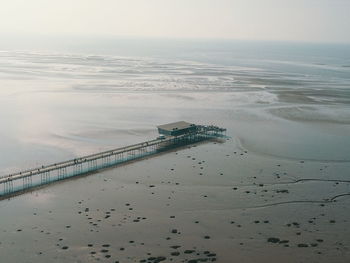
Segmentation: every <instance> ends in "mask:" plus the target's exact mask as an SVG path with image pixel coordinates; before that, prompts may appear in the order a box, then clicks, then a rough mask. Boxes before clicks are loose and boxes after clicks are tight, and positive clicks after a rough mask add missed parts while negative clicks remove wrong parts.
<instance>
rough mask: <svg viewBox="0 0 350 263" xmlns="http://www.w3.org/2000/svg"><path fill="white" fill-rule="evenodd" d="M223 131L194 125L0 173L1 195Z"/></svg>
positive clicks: (200, 139) (193, 141)
mask: <svg viewBox="0 0 350 263" xmlns="http://www.w3.org/2000/svg"><path fill="white" fill-rule="evenodd" d="M225 132H226V129H224V128H219V127H217V126H212V125H211V126H203V125H196V129H195V130H192V131H191V132H188V133H185V134H182V135H179V136H167V137H159V138H157V139H155V140H150V141H146V142H141V143H137V144H134V145H129V146H126V147H122V148H117V149H113V150H109V151H104V152H100V153H96V154H91V155H87V156H83V157H79V158H75V159H72V160H68V161H64V162H59V163H54V164H50V165H42V166H40V167H37V168H34V169H28V170H24V171H20V172H16V173H12V174H8V175H5V176H2V177H0V198H4V197H6V196H9V195H12V194H17V193H20V192H25V191H27V190H29V189H31V188H34V187H38V186H42V185H45V184H49V183H52V182H55V181H60V180H64V179H66V178H70V177H73V176H78V175H83V174H86V173H91V172H94V171H97V170H100V169H104V168H107V167H111V166H116V165H118V164H121V163H125V162H128V161H130V160H135V159H139V158H143V157H146V156H149V155H152V154H156V153H158V152H161V151H165V150H167V149H171V148H174V147H178V146H182V145H187V144H191V143H195V142H198V141H203V140H208V139H212V138H217V137H222V136H224V133H225Z"/></svg>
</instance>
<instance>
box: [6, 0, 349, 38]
mask: <svg viewBox="0 0 350 263" xmlns="http://www.w3.org/2000/svg"><path fill="white" fill-rule="evenodd" d="M349 14H350V0H0V37H1V36H2V37H4V36H5V35H6V36H8V35H31V36H35V35H40V36H43V35H47V36H52V35H54V36H58V35H75V36H93V37H98V36H103V37H109V36H111V37H120V36H121V37H151V38H152V37H155V38H191V39H201V38H205V39H243V40H278V41H302V42H305V41H306V42H343V43H350V33H349V29H350V15H349Z"/></svg>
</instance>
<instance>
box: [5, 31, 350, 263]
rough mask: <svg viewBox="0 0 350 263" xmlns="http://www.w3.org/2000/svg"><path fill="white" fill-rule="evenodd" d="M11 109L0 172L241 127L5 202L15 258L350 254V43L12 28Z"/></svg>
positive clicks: (8, 252) (255, 258)
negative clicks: (177, 130)
mask: <svg viewBox="0 0 350 263" xmlns="http://www.w3.org/2000/svg"><path fill="white" fill-rule="evenodd" d="M0 120H1V126H0V127H1V129H0V145H1V147H0V157H1V158H0V175H1V176H5V175H7V174H10V173H13V172H18V171H21V170H23V169H27V168H34V167H38V166H41V165H45V164H51V163H56V162H59V161H64V160H68V159H71V158H76V157H79V156H83V155H87V154H91V153H96V152H99V151H103V150H108V149H114V148H117V147H122V146H126V145H129V144H135V143H138V142H142V141H146V140H149V139H154V138H156V137H157V136H158V134H157V128H156V127H157V125H160V124H165V123H170V122H175V121H180V120H184V121H188V122H191V123H196V124H204V125H206V124H207V125H210V124H214V125H217V126H220V127H224V128H226V129H227V138H226V140H224V141H223V142H208V143H206V144H198V145H194V146H191V147H188V148H183V149H179V150H178V151H172V152H169V153H167V154H163V155H159V156H154V157H153V158H149V159H146V160H141V161H139V162H134V163H130V164H128V165H124V166H121V167H117V168H115V169H109V170H104V171H99V172H97V173H96V174H92V175H89V176H86V177H80V178H78V179H77V180H68V181H63V182H61V183H58V184H53V185H49V186H48V187H44V188H42V189H35V190H33V191H32V192H29V193H26V194H23V195H19V196H16V197H13V198H9V199H6V200H2V201H1V202H0V213H1V223H0V233H1V235H2V240H1V242H0V258H1V259H2V260H5V261H6V262H49V261H50V262H97V261H99V262H146V261H147V260H148V261H147V262H159V261H154V260H160V259H162V260H163V261H164V260H166V258H167V259H169V260H173V261H174V262H178V261H179V260H182V261H184V262H202V261H208V257H210V258H211V259H212V260H213V261H214V259H215V260H217V261H218V262H224V263H225V262H233V261H232V260H233V259H236V260H237V262H238V261H239V262H276V261H279V262H327V263H329V262H348V261H349V258H350V254H349V251H350V245H349V244H350V243H349V231H348V224H349V222H348V219H349V214H348V209H347V208H348V205H349V198H348V197H349V165H350V136H349V135H350V45H348V44H317V43H292V42H266V41H265V42H264V41H259V42H257V41H255V42H253V41H234V40H189V39H187V40H183V39H142V38H128V39H127V38H112V39H111V38H109V39H107V38H105V39H104V38H88V37H85V38H82V37H80V38H79V37H76V36H72V37H65V38H58V37H54V38H49V37H42V38H39V39H34V40H33V39H31V38H29V37H28V38H23V37H22V38H17V39H13V38H12V40H11V41H10V40H9V39H2V41H1V42H0ZM142 260H143V261H142ZM152 260H153V261H152ZM0 261H1V260H0Z"/></svg>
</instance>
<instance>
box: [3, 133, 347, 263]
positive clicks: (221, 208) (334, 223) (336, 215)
mask: <svg viewBox="0 0 350 263" xmlns="http://www.w3.org/2000/svg"><path fill="white" fill-rule="evenodd" d="M349 168H350V167H349V163H322V162H311V161H303V160H298V161H296V160H283V159H280V160H276V159H275V158H268V157H262V156H260V155H259V154H255V153H253V152H252V153H251V152H249V151H248V150H246V149H244V148H242V147H241V146H239V144H238V143H237V141H236V140H235V139H230V140H228V141H226V142H225V143H217V142H209V143H205V144H203V143H202V144H199V145H195V146H192V147H187V148H185V149H179V150H177V151H173V152H170V153H167V154H162V155H159V156H156V157H153V158H148V159H146V160H141V161H138V162H133V163H130V164H128V165H123V166H121V167H118V168H115V169H108V170H105V171H102V172H100V173H97V174H94V175H90V176H87V177H82V178H78V179H76V180H69V181H66V182H61V183H58V184H55V185H53V186H49V187H46V188H42V189H39V190H36V191H33V192H32V193H27V194H25V195H21V196H17V197H15V198H13V199H11V200H9V201H2V202H0V208H1V214H2V220H1V228H0V231H1V236H2V241H1V245H0V253H1V255H2V260H4V261H6V262H48V261H50V262H171V261H172V262H212V261H217V262H236V261H237V262H278V261H280V262H346V260H345V259H346V258H349V257H350V253H349V230H348V225H349V221H348V220H349V218H348V215H347V207H348V205H349V200H350V199H349V198H347V197H346V196H344V197H341V196H340V197H336V196H337V195H340V194H343V193H347V192H348V190H349V186H350V183H349V181H346V180H347V179H348V178H347V176H348V175H347V172H341V171H348V170H349ZM335 174H336V176H335ZM298 179H299V181H298ZM300 179H310V180H307V181H302V180H301V181H300ZM330 179H331V180H334V179H337V180H338V181H327V180H330ZM334 197H335V198H334ZM332 198H334V199H332ZM14 218H15V220H14Z"/></svg>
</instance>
